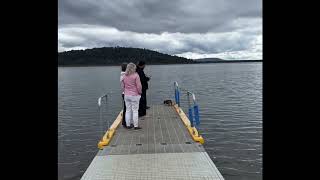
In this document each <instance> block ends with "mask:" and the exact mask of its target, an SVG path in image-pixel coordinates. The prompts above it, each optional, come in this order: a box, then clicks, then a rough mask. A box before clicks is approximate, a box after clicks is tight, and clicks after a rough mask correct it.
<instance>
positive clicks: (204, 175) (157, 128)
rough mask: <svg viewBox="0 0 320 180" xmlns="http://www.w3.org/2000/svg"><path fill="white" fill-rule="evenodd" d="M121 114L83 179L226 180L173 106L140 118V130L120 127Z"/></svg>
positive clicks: (153, 111) (152, 111) (156, 109)
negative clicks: (106, 142) (109, 139)
mask: <svg viewBox="0 0 320 180" xmlns="http://www.w3.org/2000/svg"><path fill="white" fill-rule="evenodd" d="M120 115H121V113H120V114H119V116H118V118H117V119H118V121H117V120H116V121H115V123H118V124H116V125H115V126H116V130H115V133H114V135H113V137H112V139H111V141H110V143H108V145H107V146H105V147H104V148H103V149H102V150H99V152H98V153H97V155H96V156H95V158H94V159H93V161H92V162H91V164H90V166H89V167H88V169H87V170H86V172H85V173H84V175H83V177H82V178H81V179H82V180H89V179H90V180H108V179H114V180H116V179H119V180H127V179H128V180H129V179H130V180H133V179H142V180H148V179H152V180H156V179H159V180H160V179H161V180H164V179H166V180H168V179H170V180H173V179H181V180H182V179H183V180H186V179H193V180H195V179H211V180H212V179H214V180H218V179H219V180H223V177H222V175H221V174H220V172H219V171H218V169H217V168H216V166H215V165H214V163H213V162H212V160H211V159H210V157H209V155H208V154H207V153H206V151H205V149H204V148H203V146H202V145H201V144H200V143H199V142H195V141H194V140H193V139H192V137H191V135H190V134H189V132H188V130H187V128H186V126H185V125H184V123H183V121H182V119H181V117H180V115H179V114H178V113H177V112H176V110H175V108H174V106H166V105H154V106H151V108H150V109H148V110H147V115H146V116H145V117H142V118H139V126H140V127H142V129H139V130H134V129H125V128H123V127H122V126H121V125H119V119H120V118H119V117H121V116H120ZM115 123H114V124H115Z"/></svg>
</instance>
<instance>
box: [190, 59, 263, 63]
mask: <svg viewBox="0 0 320 180" xmlns="http://www.w3.org/2000/svg"><path fill="white" fill-rule="evenodd" d="M194 62H195V63H234V62H262V60H224V59H220V58H202V59H194Z"/></svg>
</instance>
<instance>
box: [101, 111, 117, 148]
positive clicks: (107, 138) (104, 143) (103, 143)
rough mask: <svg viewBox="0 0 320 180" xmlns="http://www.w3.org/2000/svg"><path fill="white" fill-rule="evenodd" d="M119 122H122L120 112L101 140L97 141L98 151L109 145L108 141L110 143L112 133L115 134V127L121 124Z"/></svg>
mask: <svg viewBox="0 0 320 180" xmlns="http://www.w3.org/2000/svg"><path fill="white" fill-rule="evenodd" d="M121 121H122V110H121V111H120V113H119V115H118V117H117V118H116V120H115V121H114V122H113V123H112V125H111V126H110V128H109V129H108V130H107V132H106V133H105V134H104V136H103V137H102V139H101V140H100V141H99V143H98V148H99V149H103V147H104V146H107V145H108V144H109V143H110V141H111V139H112V137H113V135H114V133H115V132H116V129H117V127H118V126H119V124H120V123H121Z"/></svg>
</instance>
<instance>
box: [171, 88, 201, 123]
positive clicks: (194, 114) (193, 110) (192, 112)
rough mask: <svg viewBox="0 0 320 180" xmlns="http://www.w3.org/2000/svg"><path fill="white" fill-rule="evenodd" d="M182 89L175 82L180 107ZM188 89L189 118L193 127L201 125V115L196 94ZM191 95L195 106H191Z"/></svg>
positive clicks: (176, 96) (176, 98)
mask: <svg viewBox="0 0 320 180" xmlns="http://www.w3.org/2000/svg"><path fill="white" fill-rule="evenodd" d="M180 89H181V88H179V85H178V83H177V82H174V91H175V93H174V95H175V101H176V104H178V107H180ZM186 91H187V97H188V115H189V120H190V124H191V127H194V125H195V126H196V127H197V126H199V125H200V117H199V106H198V104H197V101H196V96H195V94H194V93H193V92H191V91H188V90H186ZM190 96H191V97H192V100H193V107H192V106H191V103H190Z"/></svg>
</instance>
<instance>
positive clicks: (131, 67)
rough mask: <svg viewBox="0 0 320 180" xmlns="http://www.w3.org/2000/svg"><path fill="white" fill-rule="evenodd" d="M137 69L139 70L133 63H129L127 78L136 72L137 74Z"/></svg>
mask: <svg viewBox="0 0 320 180" xmlns="http://www.w3.org/2000/svg"><path fill="white" fill-rule="evenodd" d="M136 69H137V66H136V65H135V64H133V63H132V62H131V63H129V64H128V65H127V69H126V73H125V74H126V75H127V76H129V75H131V74H133V73H135V72H136Z"/></svg>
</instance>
